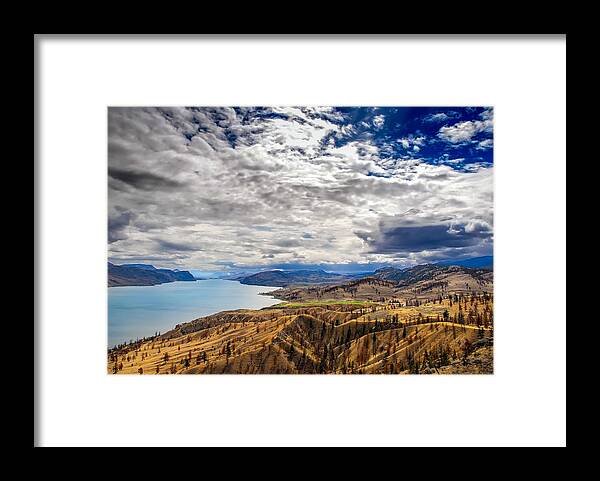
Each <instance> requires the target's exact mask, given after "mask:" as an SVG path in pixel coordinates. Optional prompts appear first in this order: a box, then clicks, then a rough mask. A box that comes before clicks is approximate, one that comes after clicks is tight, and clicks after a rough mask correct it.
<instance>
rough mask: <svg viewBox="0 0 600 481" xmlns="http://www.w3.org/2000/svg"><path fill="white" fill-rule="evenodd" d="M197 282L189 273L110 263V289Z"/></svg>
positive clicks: (142, 265)
mask: <svg viewBox="0 0 600 481" xmlns="http://www.w3.org/2000/svg"><path fill="white" fill-rule="evenodd" d="M194 280H196V279H195V278H194V276H192V274H190V273H189V272H188V271H178V270H170V269H157V268H156V267H154V266H150V265H146V264H133V265H132V264H129V265H127V264H125V265H116V264H112V263H110V262H109V263H108V287H116V286H154V285H156V284H164V283H165V282H174V281H194Z"/></svg>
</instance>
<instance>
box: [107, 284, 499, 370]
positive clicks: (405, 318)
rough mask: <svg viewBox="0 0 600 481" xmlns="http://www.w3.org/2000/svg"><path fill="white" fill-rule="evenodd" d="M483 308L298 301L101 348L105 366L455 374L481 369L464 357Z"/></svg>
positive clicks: (476, 340) (488, 312) (486, 337)
mask: <svg viewBox="0 0 600 481" xmlns="http://www.w3.org/2000/svg"><path fill="white" fill-rule="evenodd" d="M384 287H386V288H387V287H389V286H388V285H387V284H381V285H380V284H373V285H372V286H371V289H383V288H384ZM492 313H493V299H492V296H491V295H490V294H488V293H486V292H475V291H471V292H470V294H468V295H467V294H458V293H457V294H450V295H447V296H445V297H444V296H441V297H438V298H432V299H428V300H426V301H425V300H422V301H419V300H416V301H408V302H406V301H402V300H401V299H398V298H390V299H387V300H386V301H385V302H380V301H370V300H360V301H359V300H352V299H347V300H327V301H307V302H294V303H284V304H280V305H278V306H276V307H273V308H266V309H262V310H254V311H253V310H238V311H228V312H222V313H219V314H215V315H212V316H208V317H205V318H201V319H197V320H194V321H192V322H189V323H185V324H181V325H179V326H176V328H175V329H173V330H172V331H170V332H167V333H165V334H163V335H161V336H158V337H153V338H149V339H145V340H142V341H139V342H136V343H133V344H129V345H126V346H121V347H119V348H117V349H114V350H112V351H109V353H108V371H109V372H111V373H115V374H117V373H118V374H135V373H140V374H221V373H229V374H293V373H305V374H319V373H331V374H344V373H353V374H378V373H381V374H383V373H386V374H410V373H442V372H446V371H448V370H450V371H448V372H452V371H451V369H453V366H454V369H459V368H457V367H456V366H460V365H463V366H464V367H465V369H464V372H471V373H490V372H491V369H492V367H491V362H490V363H487V364H484V363H482V364H479V365H474V364H467V362H468V360H469V359H470V356H472V355H473V354H474V352H475V350H477V349H479V347H481V345H482V343H485V345H488V344H491V342H492V339H493V314H492ZM478 346H479V347H478ZM445 366H446V367H447V368H446V371H444V369H443V368H444V367H445ZM467 366H468V367H467Z"/></svg>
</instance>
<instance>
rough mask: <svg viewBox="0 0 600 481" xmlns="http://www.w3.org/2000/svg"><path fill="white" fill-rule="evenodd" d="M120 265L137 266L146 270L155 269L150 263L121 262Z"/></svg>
mask: <svg viewBox="0 0 600 481" xmlns="http://www.w3.org/2000/svg"><path fill="white" fill-rule="evenodd" d="M121 267H137V268H138V269H145V270H147V271H156V270H157V269H156V267H154V266H152V265H150V264H121Z"/></svg>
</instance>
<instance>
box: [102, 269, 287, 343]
mask: <svg viewBox="0 0 600 481" xmlns="http://www.w3.org/2000/svg"><path fill="white" fill-rule="evenodd" d="M196 281H234V282H237V283H238V284H240V285H243V286H247V287H260V288H267V289H273V290H277V289H279V288H275V287H274V286H254V285H250V284H243V283H241V282H240V281H239V280H235V279H218V278H213V279H210V278H209V279H195V280H194V281H170V282H161V283H160V284H151V285H120V286H108V289H110V288H111V287H138V288H142V287H157V286H162V285H168V284H175V283H178V282H185V283H192V282H196ZM257 295H259V296H266V297H270V298H271V299H272V300H273V301H276V302H274V303H273V304H271V305H269V306H264V307H259V308H254V307H238V308H233V309H220V310H217V311H214V312H210V313H207V314H202V315H199V316H198V315H194V317H191V318H188V319H186V320H184V321H181V322H173V323H172V324H171V325H170V326H169V327H168V328H167V329H166V330H165V331H164V332H163V331H161V330H158V331H157V330H155V331H154V334H155V333H156V332H160V333H161V335H162V334H164V333H165V332H169V331H171V330H173V329H175V328H176V327H177V326H181V325H182V324H186V323H189V322H194V321H196V320H198V319H202V318H205V317H208V316H214V315H217V314H221V313H226V312H233V311H239V310H249V311H260V310H261V309H266V308H269V307H272V306H275V305H277V304H280V303H282V302H285V300H283V299H280V298H278V297H275V296H272V295H271V294H270V293H269V292H268V291H267V292H259V293H257ZM107 324H108V326H110V310H109V313H108V315H107ZM154 334H148V335H142V336H136V338H130V339H128V340H127V341H123V342H118V343H115V344H113V345H110V344H109V342H108V330H107V343H106V345H107V349H108V351H111V350H113V349H115V348H116V347H117V346H121V345H127V344H131V343H135V342H137V341H138V340H140V339H145V338H150V337H152V336H153V335H154Z"/></svg>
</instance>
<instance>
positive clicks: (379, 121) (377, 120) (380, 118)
mask: <svg viewBox="0 0 600 481" xmlns="http://www.w3.org/2000/svg"><path fill="white" fill-rule="evenodd" d="M384 123H385V116H384V115H376V116H375V117H373V125H374V126H375V127H376V128H378V129H380V128H381V127H383V124H384Z"/></svg>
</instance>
